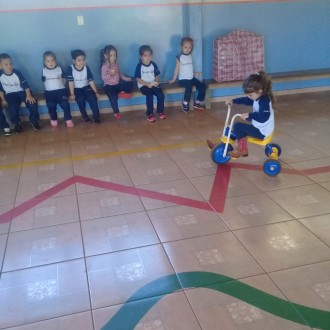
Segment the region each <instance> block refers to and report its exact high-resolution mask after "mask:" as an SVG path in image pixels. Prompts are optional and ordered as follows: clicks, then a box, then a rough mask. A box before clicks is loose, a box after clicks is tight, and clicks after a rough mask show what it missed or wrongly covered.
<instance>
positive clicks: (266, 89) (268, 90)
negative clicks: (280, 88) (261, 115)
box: [258, 70, 276, 110]
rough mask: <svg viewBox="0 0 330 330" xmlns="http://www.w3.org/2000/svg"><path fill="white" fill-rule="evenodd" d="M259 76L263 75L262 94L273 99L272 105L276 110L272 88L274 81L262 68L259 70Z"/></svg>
mask: <svg viewBox="0 0 330 330" xmlns="http://www.w3.org/2000/svg"><path fill="white" fill-rule="evenodd" d="M258 74H259V76H260V77H261V82H262V86H263V88H262V94H263V95H267V96H269V98H270V100H271V101H272V107H273V109H274V110H276V106H275V103H276V100H275V96H274V94H273V89H272V81H271V80H270V78H269V77H268V76H267V74H266V72H265V71H263V70H260V71H259V72H258Z"/></svg>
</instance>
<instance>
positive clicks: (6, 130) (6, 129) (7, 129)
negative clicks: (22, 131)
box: [3, 127, 11, 136]
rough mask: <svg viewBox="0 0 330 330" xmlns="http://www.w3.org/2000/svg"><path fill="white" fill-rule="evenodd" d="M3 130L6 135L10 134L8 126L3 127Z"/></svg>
mask: <svg viewBox="0 0 330 330" xmlns="http://www.w3.org/2000/svg"><path fill="white" fill-rule="evenodd" d="M3 132H4V133H5V135H6V136H9V135H11V132H10V128H8V127H6V128H4V129H3Z"/></svg>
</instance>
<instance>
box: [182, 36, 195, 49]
mask: <svg viewBox="0 0 330 330" xmlns="http://www.w3.org/2000/svg"><path fill="white" fill-rule="evenodd" d="M186 42H189V43H190V44H191V46H192V47H194V40H193V38H191V37H183V38H182V39H181V43H180V45H181V47H182V46H183V45H184V44H185V43H186Z"/></svg>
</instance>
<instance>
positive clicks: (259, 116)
mask: <svg viewBox="0 0 330 330" xmlns="http://www.w3.org/2000/svg"><path fill="white" fill-rule="evenodd" d="M269 103H270V100H269V98H268V97H261V98H260V100H259V111H254V112H250V113H248V114H247V115H248V116H247V117H246V118H242V119H246V120H249V121H251V120H252V119H253V120H255V121H257V122H259V123H265V122H266V121H267V120H268V119H269V117H270V105H269ZM241 117H242V116H241Z"/></svg>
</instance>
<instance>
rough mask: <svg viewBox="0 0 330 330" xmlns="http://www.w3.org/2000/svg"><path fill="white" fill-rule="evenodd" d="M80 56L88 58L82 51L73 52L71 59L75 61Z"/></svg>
mask: <svg viewBox="0 0 330 330" xmlns="http://www.w3.org/2000/svg"><path fill="white" fill-rule="evenodd" d="M78 56H84V57H86V54H85V52H84V51H83V50H81V49H74V50H71V57H72V59H73V60H75V59H76V58H77V57H78Z"/></svg>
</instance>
